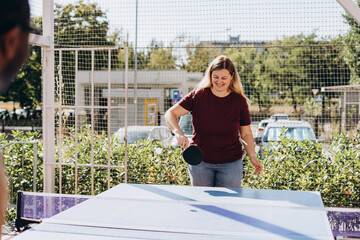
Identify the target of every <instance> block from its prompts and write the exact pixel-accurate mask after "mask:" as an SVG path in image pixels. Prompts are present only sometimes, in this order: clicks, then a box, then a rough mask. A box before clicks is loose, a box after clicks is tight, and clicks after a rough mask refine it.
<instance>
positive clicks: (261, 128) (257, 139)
mask: <svg viewBox="0 0 360 240" xmlns="http://www.w3.org/2000/svg"><path fill="white" fill-rule="evenodd" d="M273 121H274V120H271V119H270V118H267V119H263V120H261V121H260V123H259V125H258V128H257V130H256V135H255V142H256V143H258V142H260V140H261V138H262V137H263V135H264V130H265V128H266V126H267V125H268V124H269V122H273Z"/></svg>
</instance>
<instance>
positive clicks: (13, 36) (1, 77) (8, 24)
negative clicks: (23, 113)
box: [0, 0, 31, 237]
mask: <svg viewBox="0 0 360 240" xmlns="http://www.w3.org/2000/svg"><path fill="white" fill-rule="evenodd" d="M30 30H31V27H30V9H29V3H28V0H0V92H1V93H4V92H5V91H6V90H7V88H8V86H9V85H10V82H11V80H12V79H13V78H14V77H15V75H16V73H17V72H18V71H19V69H20V67H21V66H22V64H23V63H24V61H25V60H26V58H27V57H28V54H29V46H28V42H29V32H30ZM6 205H7V182H6V173H5V168H4V161H3V159H2V156H0V237H1V230H2V229H1V226H2V225H3V223H4V213H5V208H6Z"/></svg>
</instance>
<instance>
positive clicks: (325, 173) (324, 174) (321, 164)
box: [243, 134, 360, 207]
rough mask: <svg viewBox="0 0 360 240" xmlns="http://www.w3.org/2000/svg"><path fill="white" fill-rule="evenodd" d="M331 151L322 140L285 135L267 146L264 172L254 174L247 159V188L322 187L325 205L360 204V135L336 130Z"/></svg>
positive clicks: (320, 189) (352, 205) (244, 181)
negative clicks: (329, 151)
mask: <svg viewBox="0 0 360 240" xmlns="http://www.w3.org/2000/svg"><path fill="white" fill-rule="evenodd" d="M331 147H332V151H331V154H330V155H325V153H324V151H323V149H322V144H321V143H315V142H311V141H304V142H297V141H294V140H293V139H287V138H284V137H282V141H281V142H280V143H275V144H273V145H272V150H271V153H270V152H269V150H268V149H267V150H265V156H266V157H265V159H264V161H263V162H262V164H263V165H264V172H263V173H261V174H259V175H252V172H253V168H252V165H251V164H250V162H249V160H248V158H246V160H245V164H244V169H245V175H244V179H243V187H244V188H261V189H279V190H303V191H319V192H320V193H321V196H322V198H323V202H324V205H325V206H328V207H335V206H336V207H359V206H360V199H359V198H360V182H359V181H360V135H359V134H358V135H357V136H356V137H355V138H354V139H350V138H349V136H348V135H347V134H335V135H334V136H333V139H332V143H331Z"/></svg>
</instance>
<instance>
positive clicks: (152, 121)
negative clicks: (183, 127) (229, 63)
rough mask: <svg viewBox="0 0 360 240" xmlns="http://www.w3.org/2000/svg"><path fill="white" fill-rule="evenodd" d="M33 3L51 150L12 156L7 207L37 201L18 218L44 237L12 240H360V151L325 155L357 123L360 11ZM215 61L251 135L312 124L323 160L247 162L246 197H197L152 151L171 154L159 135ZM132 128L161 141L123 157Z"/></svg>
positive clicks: (338, 4) (170, 160)
mask: <svg viewBox="0 0 360 240" xmlns="http://www.w3.org/2000/svg"><path fill="white" fill-rule="evenodd" d="M30 5H31V9H32V10H31V11H32V12H31V14H32V22H33V24H35V25H37V27H38V28H39V29H41V30H42V31H41V32H40V33H33V34H31V35H30V43H31V46H32V47H34V48H33V52H32V54H33V55H32V56H33V57H32V58H31V61H33V59H35V56H40V55H41V62H40V63H38V62H36V63H34V65H36V64H42V69H41V71H42V72H41V79H40V82H41V84H42V90H43V92H42V102H41V106H42V110H43V118H42V120H43V121H42V136H41V140H36V141H31V142H30V141H27V142H24V141H18V142H11V143H10V142H9V143H7V144H6V145H4V146H2V148H1V149H2V151H3V154H4V156H5V155H6V157H7V159H9V160H6V161H7V162H6V164H7V170H8V177H9V184H10V185H9V189H11V193H10V197H9V198H10V203H11V204H12V206H15V204H16V200H19V199H17V197H16V194H17V191H32V192H33V194H30V193H27V195H26V194H25V195H24V196H25V197H24V199H23V207H24V208H22V209H21V210H22V211H20V212H18V214H20V217H21V218H24V219H25V220H26V219H30V220H31V219H33V220H36V221H39V220H40V221H41V223H40V224H33V225H31V228H30V229H28V230H26V231H24V232H20V233H18V234H17V235H16V236H14V237H11V239H34V240H35V239H37V240H38V239H39V240H41V239H54V240H57V239H59V240H60V239H61V240H63V239H76V240H82V239H105V240H106V239H144V240H145V239H274V240H275V239H293V240H300V239H310V240H315V239H319V240H322V239H334V237H337V238H338V239H341V238H342V237H354V238H355V237H358V238H360V223H359V219H360V216H359V207H360V199H359V197H358V192H359V188H358V183H359V182H358V179H359V174H358V172H360V171H358V165H359V164H357V161H358V160H357V158H356V156H358V155H356V154H358V152H356V151H357V150H356V149H355V147H353V145H354V146H355V145H356V144H358V143H356V144H353V143H350V142H347V144H348V145H349V146H351V147H349V149H346V151H345V150H343V149H341V148H337V149H335V150H334V149H330V147H329V146H330V141H331V140H332V139H331V137H332V135H333V134H336V133H338V132H339V133H343V134H347V133H349V134H355V133H356V132H357V131H358V127H357V126H358V125H357V124H358V123H359V122H360V92H359V89H360V81H359V82H356V81H357V80H358V79H360V74H358V72H359V71H358V69H357V61H358V57H357V56H358V52H357V51H358V50H357V49H359V42H357V35H356V34H355V35H354V36H353V35H351V34H353V33H357V31H358V24H359V23H360V20H359V19H360V9H359V8H358V6H357V5H356V4H355V1H352V0H337V1H332V0H326V1H317V0H307V1H294V2H292V1H283V0H271V1H270V0H269V1H267V0H254V1H250V2H249V1H242V0H239V1H237V0H223V1H221V0H219V1H209V0H206V1H182V0H174V1H170V2H169V1H165V0H151V1H150V0H149V1H141V0H124V1H117V0H106V1H105V0H93V1H90V0H89V1H82V2H79V1H72V0H66V1H65V0H64V1H63V0H61V1H60V0H31V1H30ZM79 9H80V10H79ZM359 39H360V37H359ZM36 53H37V54H38V55H36ZM220 54H226V55H228V56H230V57H231V58H233V59H234V63H235V64H236V66H237V68H238V71H239V74H240V77H241V81H242V83H243V85H244V91H245V94H246V95H247V96H249V98H250V100H251V102H252V105H251V109H250V110H251V115H252V123H253V125H252V126H251V128H252V129H253V135H254V136H255V133H256V131H257V130H258V128H257V124H258V123H260V122H261V121H262V120H264V119H265V120H266V119H267V118H268V117H270V116H271V115H272V114H278V113H280V114H283V113H286V114H289V116H290V117H291V119H296V120H300V119H305V120H306V121H308V122H309V123H310V124H311V126H312V127H313V128H314V130H315V131H314V132H315V134H316V138H317V139H319V138H320V137H323V138H324V139H325V140H326V141H327V142H326V144H327V145H326V147H324V149H325V150H326V151H327V152H326V153H327V155H325V156H323V155H322V150H321V149H320V150H319V149H315V150H316V151H315V150H314V152H315V154H310V153H309V152H310V150H313V149H310V150H309V149H307V150H309V151H306V154H305V153H304V154H302V155H306V157H307V158H306V160H307V162H305V161H303V162H300V163H299V162H297V161H296V160H297V159H298V158H300V157H303V156H299V155H296V152H295V153H294V154H293V155H291V154H290V153H289V154H288V155H289V156H290V155H291V157H292V158H291V159H290V160H289V159H288V156H287V154H286V153H284V154H283V155H282V156H280V157H279V159H280V160H281V161H284V162H285V161H286V164H285V163H284V164H283V165H281V164H279V165H278V166H276V165H275V167H274V165H272V164H274V161H272V162H271V161H270V160H269V159H267V160H265V161H264V166H265V170H266V171H264V172H263V175H262V176H258V177H256V176H255V177H254V176H253V175H251V173H252V171H253V169H252V168H250V167H248V166H249V164H248V165H247V168H245V172H246V174H247V175H246V177H244V179H243V186H244V188H243V189H228V188H207V187H190V186H189V184H190V182H189V177H188V175H187V169H186V164H185V162H184V160H183V158H182V155H181V151H179V150H177V148H164V147H163V146H161V145H159V144H158V143H157V141H158V140H159V141H160V140H161V141H163V140H166V142H167V144H171V141H170V142H169V138H167V139H161V138H160V136H161V132H160V129H161V128H160V127H164V126H165V125H166V123H165V119H164V113H165V112H166V110H167V109H169V108H170V107H171V106H173V104H175V103H176V102H177V101H179V100H180V99H181V98H182V97H183V96H184V95H185V94H186V93H188V92H189V91H191V90H192V89H193V88H194V87H195V86H196V84H197V83H198V82H199V81H200V80H201V79H202V76H203V72H204V70H205V69H206V67H207V65H208V63H209V61H210V60H211V59H213V58H214V57H216V56H217V55H220ZM358 75H359V76H358ZM351 85H354V86H351ZM130 126H134V127H135V129H136V127H138V129H141V128H143V127H146V128H148V127H151V128H153V130H154V131H156V130H157V128H158V129H159V132H158V133H157V135H158V136H159V137H158V138H154V141H150V142H151V143H149V142H146V143H144V142H140V143H138V145H136V144H127V143H126V144H123V145H121V144H118V142H116V141H115V133H116V132H118V131H120V130H124V129H130V128H128V127H130ZM124 132H125V133H126V131H124ZM129 135H130V132H129V133H128V136H129ZM154 135H156V133H155V134H154ZM122 140H124V139H122ZM170 140H171V139H170ZM164 142H165V141H164ZM338 144H339V146H340V145H341V146H342V145H344V144H343V142H342V141H341V139H340V140H338ZM15 145H16V146H19V145H21V146H22V148H17V147H16V146H15ZM28 145H29V146H28ZM38 146H40V147H38ZM257 148H259V146H257ZM294 149H297V148H294ZM354 149H355V150H354ZM290 150H292V149H290ZM15 151H17V152H15ZM331 151H332V152H331ZM24 152H25V153H27V155H26V154H25V153H24ZM307 153H309V154H308V155H310V157H309V156H307ZM343 153H346V154H347V155H346V156H350V157H349V158H346V156H345V154H343ZM294 156H295V157H294ZM354 156H355V157H354ZM350 158H351V159H350ZM16 161H19V163H17V164H18V165H16V166H15V164H13V163H15V162H16ZM27 161H28V162H27ZM304 162H305V163H304ZM314 163H316V164H318V165H316V164H314ZM335 163H336V164H335ZM337 164H338V165H337ZM18 166H29V168H25V167H23V169H24V171H22V172H21V173H20V171H19V169H18V168H17V167H18ZM30 166H31V167H30ZM324 169H325V170H324ZM339 169H340V170H339ZM281 171H283V172H281ZM291 174H292V175H291ZM321 174H322V175H321ZM271 189H286V190H271ZM288 189H291V190H288ZM320 192H321V193H320ZM67 194H69V195H68V196H67Z"/></svg>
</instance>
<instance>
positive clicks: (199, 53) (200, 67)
mask: <svg viewBox="0 0 360 240" xmlns="http://www.w3.org/2000/svg"><path fill="white" fill-rule="evenodd" d="M186 52H187V55H188V59H187V64H186V65H185V69H186V70H187V71H188V72H205V71H206V69H207V68H208V66H209V64H210V62H211V61H212V60H214V58H215V57H217V56H218V55H220V54H221V50H220V49H219V48H215V47H214V46H212V44H211V43H206V42H205V43H204V42H200V43H189V44H187V45H186Z"/></svg>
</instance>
